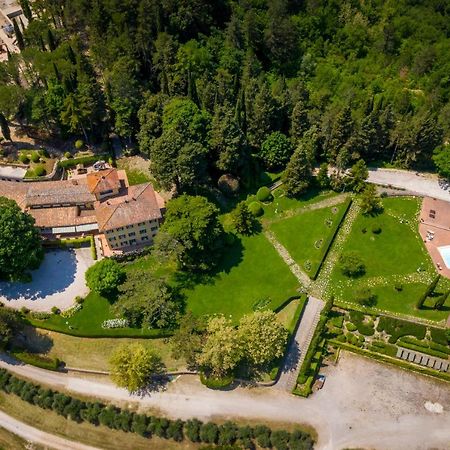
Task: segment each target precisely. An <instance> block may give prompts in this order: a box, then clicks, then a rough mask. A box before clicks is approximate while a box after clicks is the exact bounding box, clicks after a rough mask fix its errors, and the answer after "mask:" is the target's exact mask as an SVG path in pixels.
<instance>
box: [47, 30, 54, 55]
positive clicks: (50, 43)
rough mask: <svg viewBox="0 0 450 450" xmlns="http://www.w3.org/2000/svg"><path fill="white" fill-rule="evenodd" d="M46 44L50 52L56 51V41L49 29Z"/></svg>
mask: <svg viewBox="0 0 450 450" xmlns="http://www.w3.org/2000/svg"><path fill="white" fill-rule="evenodd" d="M47 43H48V48H49V49H50V51H51V52H52V51H53V50H55V49H56V41H55V37H54V36H53V32H52V30H51V28H49V29H48V30H47Z"/></svg>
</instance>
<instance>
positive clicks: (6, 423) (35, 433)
mask: <svg viewBox="0 0 450 450" xmlns="http://www.w3.org/2000/svg"><path fill="white" fill-rule="evenodd" d="M0 427H2V428H5V429H6V430H8V431H10V432H11V433H14V434H15V435H17V436H20V437H21V438H22V439H25V440H26V441H29V442H32V443H34V444H39V445H42V446H43V447H44V448H52V449H56V450H97V449H96V448H95V447H89V446H88V445H83V444H80V443H78V442H74V441H69V440H67V439H63V438H60V437H59V436H55V435H53V434H49V433H45V432H44V431H41V430H38V429H37V428H33V427H30V426H29V425H27V424H25V423H23V422H20V421H18V420H16V419H14V418H13V417H11V416H8V415H7V414H5V413H4V412H2V411H0Z"/></svg>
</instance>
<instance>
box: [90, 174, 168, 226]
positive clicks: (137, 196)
mask: <svg viewBox="0 0 450 450" xmlns="http://www.w3.org/2000/svg"><path fill="white" fill-rule="evenodd" d="M95 212H96V215H97V221H98V228H99V230H100V231H106V230H112V229H115V228H119V227H123V226H126V225H131V224H136V223H139V222H146V221H149V220H153V219H160V218H161V217H162V215H161V210H160V206H159V204H158V200H157V198H156V193H155V191H154V189H153V186H152V185H151V184H150V183H145V184H138V185H136V186H130V187H129V188H128V192H127V194H126V195H124V196H120V197H115V198H111V199H109V200H107V201H104V202H98V203H96V205H95Z"/></svg>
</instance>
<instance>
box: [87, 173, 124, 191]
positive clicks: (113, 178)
mask: <svg viewBox="0 0 450 450" xmlns="http://www.w3.org/2000/svg"><path fill="white" fill-rule="evenodd" d="M86 179H87V185H88V188H89V192H91V193H93V194H99V193H100V192H106V191H112V190H114V189H119V188H120V180H119V175H118V174H117V170H116V169H105V170H99V171H98V172H90V173H88V174H87V176H86Z"/></svg>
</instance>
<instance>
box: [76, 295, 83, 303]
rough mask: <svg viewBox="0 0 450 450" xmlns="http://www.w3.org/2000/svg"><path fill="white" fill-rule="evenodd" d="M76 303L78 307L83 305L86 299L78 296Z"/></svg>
mask: <svg viewBox="0 0 450 450" xmlns="http://www.w3.org/2000/svg"><path fill="white" fill-rule="evenodd" d="M75 303H77V304H78V305H81V304H82V303H84V298H83V297H80V296H79V295H77V296H76V297H75Z"/></svg>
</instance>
